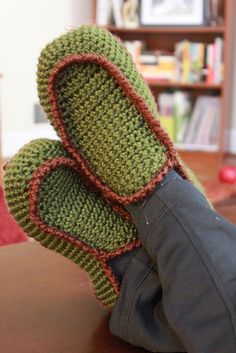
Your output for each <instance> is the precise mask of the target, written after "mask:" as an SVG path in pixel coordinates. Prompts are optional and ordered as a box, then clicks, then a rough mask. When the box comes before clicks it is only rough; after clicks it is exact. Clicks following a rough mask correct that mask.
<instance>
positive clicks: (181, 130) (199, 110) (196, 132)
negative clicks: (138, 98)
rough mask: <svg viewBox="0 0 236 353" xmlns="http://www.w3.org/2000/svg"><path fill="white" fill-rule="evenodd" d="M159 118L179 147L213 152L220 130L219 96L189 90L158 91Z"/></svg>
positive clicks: (216, 146)
mask: <svg viewBox="0 0 236 353" xmlns="http://www.w3.org/2000/svg"><path fill="white" fill-rule="evenodd" d="M157 103H158V108H159V112H160V120H161V125H162V126H163V128H164V129H165V130H166V131H167V132H168V133H169V135H170V137H171V138H172V139H173V140H174V141H175V143H176V144H177V146H178V147H179V148H181V147H183V148H184V149H200V150H209V151H215V150H217V149H218V143H219V133H220V112H221V99H220V97H218V96H198V97H197V99H196V101H195V103H194V104H193V103H192V99H191V96H190V94H189V93H187V92H182V91H176V92H174V93H160V94H159V95H158V99H157Z"/></svg>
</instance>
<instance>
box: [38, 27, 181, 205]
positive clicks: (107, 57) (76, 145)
mask: <svg viewBox="0 0 236 353" xmlns="http://www.w3.org/2000/svg"><path fill="white" fill-rule="evenodd" d="M38 92H39V98H40V102H41V104H42V106H43V108H44V110H45V111H46V113H47V114H48V117H49V119H50V121H51V122H52V124H53V125H54V127H55V129H56V130H57V133H58V135H59V136H60V138H61V140H62V143H63V145H64V146H65V148H66V149H67V151H68V152H70V154H71V155H72V156H73V157H74V159H75V160H76V161H77V163H79V165H80V168H81V172H82V173H83V175H84V176H85V177H86V178H87V180H89V182H90V183H91V184H93V185H94V186H95V187H96V188H97V189H98V190H100V191H101V192H102V193H103V196H104V198H105V199H107V200H112V201H116V202H118V203H120V204H128V203H131V202H136V201H138V200H139V199H141V198H143V197H144V196H145V195H146V194H147V193H148V192H150V191H151V190H152V189H153V188H154V187H155V185H156V184H157V183H159V182H160V181H161V180H162V178H163V176H164V175H165V174H166V173H167V172H168V171H169V170H170V169H171V168H175V169H176V170H178V172H179V173H180V175H181V176H182V177H184V178H186V179H187V178H188V177H187V174H186V172H185V170H184V168H183V167H182V165H181V164H180V163H179V160H178V157H177V154H176V152H175V150H174V148H173V144H172V142H171V140H170V139H169V137H168V135H167V134H166V133H165V132H164V131H163V130H162V128H161V127H160V123H159V121H158V114H157V111H156V103H155V101H154V99H153V96H152V94H151V92H150V90H149V88H148V86H147V85H146V84H145V82H144V81H143V79H142V77H141V76H140V74H139V73H138V71H137V69H136V67H135V64H134V63H133V61H132V59H131V57H130V55H129V54H128V53H127V52H126V50H125V49H124V48H123V46H122V45H121V43H120V42H119V41H118V40H117V39H116V38H115V37H113V36H112V35H111V34H110V33H109V32H107V31H106V30H103V29H101V28H97V27H95V26H83V27H81V28H79V29H78V30H75V31H72V32H69V33H67V34H65V35H64V36H62V37H60V38H58V39H56V40H55V41H53V42H52V43H51V44H49V45H48V46H47V47H46V48H45V49H44V50H43V51H42V53H41V56H40V58H39V64H38Z"/></svg>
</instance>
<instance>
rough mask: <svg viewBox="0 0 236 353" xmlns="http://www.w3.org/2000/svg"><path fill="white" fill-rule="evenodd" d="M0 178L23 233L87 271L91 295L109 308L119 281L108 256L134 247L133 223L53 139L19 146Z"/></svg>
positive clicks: (112, 302)
mask: <svg viewBox="0 0 236 353" xmlns="http://www.w3.org/2000/svg"><path fill="white" fill-rule="evenodd" d="M4 181H5V194H6V199H7V203H8V206H9V208H10V212H11V213H12V215H13V217H14V218H15V219H16V221H17V222H18V223H19V225H20V226H21V227H22V228H23V229H24V231H25V232H26V233H27V234H28V235H29V236H30V237H33V238H34V239H36V240H37V241H39V242H40V243H41V244H42V245H44V246H45V247H47V248H48V249H53V250H55V251H57V252H59V253H61V254H62V255H64V256H66V257H67V258H69V259H71V260H72V261H74V262H75V263H76V264H78V265H79V266H80V267H82V268H83V269H84V270H85V271H87V272H88V273H89V275H90V277H91V279H92V282H93V287H94V291H95V294H96V296H97V298H98V299H99V300H100V301H101V302H102V303H103V304H105V305H106V306H108V307H109V308H112V307H113V306H114V304H115V301H116V298H117V295H118V293H119V282H118V280H117V279H116V278H115V276H114V274H113V272H112V270H111V268H110V266H109V265H108V260H110V259H112V258H113V257H115V256H118V255H121V254H123V253H125V252H127V251H130V250H131V249H133V248H135V247H137V246H139V242H138V241H137V240H136V229H135V227H134V225H132V224H131V223H129V222H128V221H127V220H125V219H123V218H122V217H121V216H120V215H119V214H118V213H117V212H114V211H112V210H111V209H110V207H109V206H108V205H107V204H106V203H105V202H104V201H103V199H102V198H100V197H98V196H97V195H96V194H94V193H92V192H91V191H90V190H89V189H88V187H87V186H86V185H85V184H84V183H83V181H82V180H81V177H80V175H79V168H78V165H77V163H76V162H75V161H74V160H72V159H71V158H70V157H69V156H68V154H67V152H66V151H65V150H64V148H63V146H62V145H61V143H60V142H58V141H50V140H46V139H41V140H36V141H33V142H31V143H30V144H28V145H26V146H24V147H23V148H22V149H21V150H20V151H19V152H18V154H17V155H16V156H15V157H14V158H13V159H12V160H11V161H10V162H9V163H8V165H7V167H6V173H5V178H4Z"/></svg>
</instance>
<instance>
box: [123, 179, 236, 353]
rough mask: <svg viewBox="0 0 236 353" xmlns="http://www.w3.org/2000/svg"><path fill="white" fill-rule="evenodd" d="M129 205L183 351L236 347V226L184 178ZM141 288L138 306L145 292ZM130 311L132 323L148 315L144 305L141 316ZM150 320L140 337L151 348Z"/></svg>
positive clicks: (224, 351)
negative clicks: (156, 270)
mask: <svg viewBox="0 0 236 353" xmlns="http://www.w3.org/2000/svg"><path fill="white" fill-rule="evenodd" d="M128 210H129V212H130V213H131V215H132V217H133V219H134V221H135V223H136V225H137V228H138V233H139V237H140V239H141V241H142V244H143V246H144V247H145V248H146V250H147V252H148V254H149V256H150V257H151V258H152V260H153V261H154V262H157V264H158V273H159V278H160V284H161V287H162V305H163V311H164V315H165V316H166V318H167V320H168V322H169V324H170V326H171V328H172V329H173V330H174V332H175V333H176V335H177V336H178V337H179V339H180V340H181V342H182V343H183V345H184V347H185V348H186V350H187V352H188V353H234V352H236V338H235V333H236V316H235V306H236V227H235V226H233V225H232V224H231V223H229V222H228V221H226V220H225V219H224V218H223V217H221V216H220V215H218V214H217V213H215V212H214V211H213V210H212V209H211V208H210V207H209V206H208V204H207V202H206V200H205V198H204V197H203V196H202V195H201V194H200V193H199V192H198V191H197V190H196V189H195V188H194V187H193V186H192V185H191V184H190V183H188V182H186V181H184V180H172V181H169V182H168V183H167V184H166V185H164V186H162V187H161V188H157V189H156V191H155V192H154V193H153V194H152V195H151V196H150V197H149V198H148V199H147V200H145V202H144V203H140V204H136V205H134V206H129V207H128ZM131 275H133V274H131ZM153 281H154V278H153ZM135 290H137V289H135ZM142 291H143V292H145V291H147V290H146V287H145V286H144V287H143V288H142V290H141V292H142ZM141 292H140V293H139V296H140V299H139V304H140V305H142V297H143V296H144V297H145V295H146V294H142V293H141ZM155 308H156V307H155V305H154V306H152V309H153V310H154V312H155V310H156V309H155ZM120 309H121V310H122V308H120ZM132 310H134V311H133V313H132V316H133V321H132V322H131V323H130V325H135V320H136V316H137V318H138V320H141V321H142V320H143V322H145V320H146V321H147V317H148V315H149V316H150V315H152V314H151V311H150V308H149V307H145V309H144V308H143V313H142V314H143V318H141V316H140V311H139V313H137V312H136V311H135V310H136V308H135V307H134V308H133V309H132ZM146 313H149V314H146ZM153 314H154V313H153ZM152 325H154V326H151V327H150V326H149V327H146V326H145V324H144V326H145V328H144V332H146V331H148V330H150V332H152V335H150V336H148V335H147V336H146V337H144V340H145V339H146V338H147V341H148V343H149V344H150V346H151V347H153V345H154V346H155V344H156V340H155V338H153V337H155V334H157V335H158V330H159V327H158V325H157V326H156V327H155V322H154V321H153V322H152ZM127 330H129V328H127ZM130 332H131V331H130ZM139 333H140V335H141V330H140V331H139ZM131 334H132V332H131ZM130 340H131V339H130Z"/></svg>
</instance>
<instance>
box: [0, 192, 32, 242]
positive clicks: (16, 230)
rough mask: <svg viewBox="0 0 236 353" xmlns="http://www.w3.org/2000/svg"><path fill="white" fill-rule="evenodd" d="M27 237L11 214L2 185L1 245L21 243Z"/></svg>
mask: <svg viewBox="0 0 236 353" xmlns="http://www.w3.org/2000/svg"><path fill="white" fill-rule="evenodd" d="M27 239H28V237H27V235H26V234H25V233H24V232H23V231H22V230H21V228H20V227H19V226H18V225H17V223H16V222H15V221H14V219H13V217H12V216H11V215H10V214H9V212H8V209H7V205H6V202H5V200H4V194H3V190H2V188H1V187H0V246H1V245H8V244H14V243H21V242H23V241H26V240H27Z"/></svg>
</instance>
